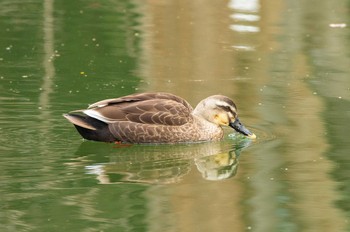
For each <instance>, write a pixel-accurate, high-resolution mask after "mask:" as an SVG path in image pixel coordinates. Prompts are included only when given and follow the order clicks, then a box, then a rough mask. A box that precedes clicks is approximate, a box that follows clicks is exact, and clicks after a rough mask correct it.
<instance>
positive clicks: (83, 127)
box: [63, 93, 256, 143]
mask: <svg viewBox="0 0 350 232" xmlns="http://www.w3.org/2000/svg"><path fill="white" fill-rule="evenodd" d="M63 116H64V117H65V118H66V119H68V121H70V122H71V123H73V124H74V126H75V127H76V129H77V130H78V132H79V133H80V135H81V136H82V137H83V138H85V139H88V140H95V141H103V142H125V143H181V142H199V141H217V140H220V139H222V138H223V135H224V132H223V129H222V128H221V126H230V127H232V128H233V129H235V130H236V131H237V132H239V133H241V134H243V135H245V136H247V137H249V138H253V139H254V138H255V137H256V136H255V134H253V133H252V132H250V131H249V130H248V129H247V128H245V127H244V125H243V124H242V123H241V122H240V121H239V119H238V114H237V107H236V105H235V103H234V102H233V101H232V100H231V99H230V98H228V97H226V96H222V95H213V96H210V97H208V98H205V99H204V100H202V101H200V102H199V103H198V105H197V106H196V108H195V109H193V108H192V106H191V105H190V104H189V103H188V102H187V101H186V100H184V99H182V98H180V97H178V96H176V95H173V94H170V93H139V94H132V95H128V96H124V97H119V98H114V99H106V100H102V101H99V102H96V103H93V104H91V105H90V106H89V107H88V108H87V109H85V110H76V111H72V112H70V113H68V114H64V115H63Z"/></svg>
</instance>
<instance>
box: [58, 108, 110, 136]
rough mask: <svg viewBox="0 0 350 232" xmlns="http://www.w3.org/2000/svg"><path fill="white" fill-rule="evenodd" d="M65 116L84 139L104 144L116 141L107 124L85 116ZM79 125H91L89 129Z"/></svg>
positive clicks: (72, 114) (70, 114) (71, 114)
mask: <svg viewBox="0 0 350 232" xmlns="http://www.w3.org/2000/svg"><path fill="white" fill-rule="evenodd" d="M63 116H64V117H65V118H67V119H68V120H69V121H70V122H71V123H73V124H74V126H75V128H76V129H77V131H78V132H79V134H80V135H81V136H82V137H83V138H84V139H88V140H94V141H102V142H114V141H116V138H115V137H114V136H113V135H112V133H111V132H110V131H109V129H108V124H107V123H105V122H102V121H100V120H97V119H95V118H92V117H90V116H88V115H85V114H75V113H69V114H66V115H63ZM72 119H74V120H72ZM77 121H80V122H81V123H76V122H77ZM78 124H84V125H89V128H86V127H83V126H81V125H78ZM91 128H95V130H92V129H91Z"/></svg>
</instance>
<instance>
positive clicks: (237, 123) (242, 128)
mask: <svg viewBox="0 0 350 232" xmlns="http://www.w3.org/2000/svg"><path fill="white" fill-rule="evenodd" d="M230 127H232V128H233V129H235V131H237V132H238V133H241V134H242V135H245V136H247V137H248V138H251V139H255V138H256V135H255V134H254V133H252V132H250V131H249V130H248V129H247V128H245V126H244V125H243V124H242V123H241V122H240V121H239V119H238V118H236V120H235V121H234V122H231V123H230Z"/></svg>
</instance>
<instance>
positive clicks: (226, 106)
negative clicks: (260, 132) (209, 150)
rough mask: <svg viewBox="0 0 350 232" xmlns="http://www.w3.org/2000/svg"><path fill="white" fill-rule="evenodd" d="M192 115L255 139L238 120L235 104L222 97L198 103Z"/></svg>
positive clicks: (213, 97)
mask: <svg viewBox="0 0 350 232" xmlns="http://www.w3.org/2000/svg"><path fill="white" fill-rule="evenodd" d="M194 114H195V115H197V116H199V117H202V118H204V119H206V120H207V121H209V122H212V123H214V124H216V125H219V126H229V127H232V128H233V129H235V130H236V131H237V132H239V133H241V134H243V135H245V136H247V137H249V138H252V139H254V138H256V135H255V134H254V133H252V132H250V131H249V130H248V129H247V128H246V127H245V126H244V125H243V124H242V123H241V122H240V121H239V119H238V112H237V107H236V105H235V103H234V102H233V101H232V100H231V99H230V98H228V97H226V96H222V95H213V96H210V97H208V98H206V99H204V100H202V101H201V102H199V103H198V105H197V106H196V108H195V109H194Z"/></svg>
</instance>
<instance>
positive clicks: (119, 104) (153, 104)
mask: <svg viewBox="0 0 350 232" xmlns="http://www.w3.org/2000/svg"><path fill="white" fill-rule="evenodd" d="M192 110H193V109H192V107H191V105H190V104H189V103H188V102H187V101H185V100H184V99H182V98H180V97H177V96H175V95H172V94H167V93H143V94H134V95H129V96H125V97H121V98H115V99H107V100H103V101H99V102H96V103H94V104H92V105H90V106H89V108H88V110H87V111H89V112H91V111H92V112H97V114H96V115H100V117H99V119H103V120H105V121H106V122H107V123H117V122H123V121H127V122H134V123H143V124H158V125H167V126H178V125H183V124H185V123H187V122H190V121H192V120H193V118H192V115H191V112H192ZM90 115H94V114H93V113H90Z"/></svg>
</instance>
